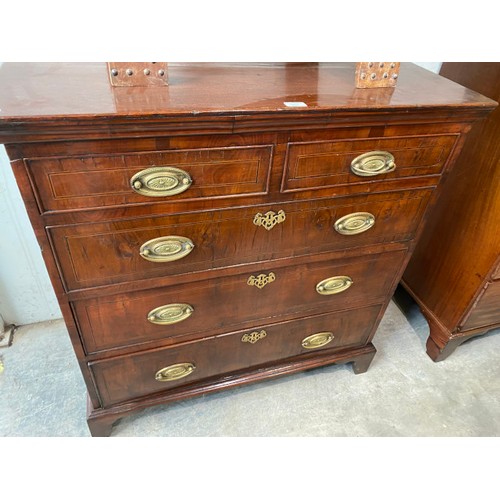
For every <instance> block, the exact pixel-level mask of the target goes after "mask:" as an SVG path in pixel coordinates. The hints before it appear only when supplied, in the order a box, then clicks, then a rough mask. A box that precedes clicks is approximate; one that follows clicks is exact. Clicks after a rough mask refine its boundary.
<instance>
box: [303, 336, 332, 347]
mask: <svg viewBox="0 0 500 500" xmlns="http://www.w3.org/2000/svg"><path fill="white" fill-rule="evenodd" d="M333 339H334V337H333V333H332V332H320V333H315V334H313V335H309V337H306V338H305V339H303V340H302V347H303V348H304V349H317V348H318V347H323V346H324V345H326V344H329V343H330V342H331V341H332V340H333Z"/></svg>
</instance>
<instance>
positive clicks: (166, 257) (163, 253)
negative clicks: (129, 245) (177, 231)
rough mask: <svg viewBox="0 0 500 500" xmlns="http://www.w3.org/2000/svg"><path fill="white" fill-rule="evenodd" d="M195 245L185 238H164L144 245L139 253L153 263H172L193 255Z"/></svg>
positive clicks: (155, 239)
mask: <svg viewBox="0 0 500 500" xmlns="http://www.w3.org/2000/svg"><path fill="white" fill-rule="evenodd" d="M193 248H194V243H193V242H192V241H191V240H190V239H189V238H185V237H184V236H162V237H160V238H154V239H152V240H149V241H146V243H144V244H143V245H142V246H141V248H140V250H139V253H140V255H141V257H142V258H143V259H145V260H149V261H151V262H172V261H174V260H179V259H182V258H184V257H186V256H187V255H189V254H190V253H191V251H192V250H193Z"/></svg>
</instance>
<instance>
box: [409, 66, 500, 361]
mask: <svg viewBox="0 0 500 500" xmlns="http://www.w3.org/2000/svg"><path fill="white" fill-rule="evenodd" d="M441 74H444V75H445V76H446V77H447V78H450V79H452V80H453V81H455V82H458V83H461V84H463V85H467V87H469V88H472V89H474V90H476V91H478V92H481V93H482V94H484V95H486V96H488V97H490V98H492V99H494V100H496V101H498V100H500V63H458V62H454V63H444V64H443V66H442V68H441ZM499 228H500V108H496V109H495V111H493V113H491V114H490V115H489V116H488V117H487V119H486V120H483V121H481V122H479V123H476V124H475V125H474V127H473V128H472V130H471V132H470V134H469V135H468V137H467V140H466V142H465V145H464V147H463V149H462V152H461V154H460V156H459V158H458V159H457V162H456V166H455V167H454V169H453V171H452V172H451V173H450V176H449V178H448V179H447V181H446V184H445V186H444V190H443V195H442V196H441V197H440V198H439V200H438V202H437V203H436V206H435V207H434V209H433V211H432V220H431V221H430V222H429V225H428V226H427V230H426V232H425V234H424V235H423V237H422V238H421V240H420V242H419V244H418V245H417V247H416V249H415V253H414V254H413V257H412V259H411V260H410V262H409V264H408V267H407V270H406V272H405V274H404V276H403V285H404V286H405V287H406V289H407V290H408V291H409V292H410V294H411V295H412V296H413V297H414V298H415V299H416V301H417V302H418V304H420V306H421V308H422V312H423V313H424V315H425V316H426V318H427V320H428V322H429V326H430V336H429V338H428V340H427V353H428V354H429V356H430V357H431V358H432V359H433V360H434V361H442V360H444V359H445V358H447V357H448V356H449V355H450V354H451V353H452V352H453V351H454V350H455V349H456V348H457V347H458V346H459V345H460V344H462V343H463V342H465V341H466V340H468V339H470V338H472V337H475V336H477V335H481V334H484V333H486V332H487V331H489V330H492V329H494V328H498V327H500V229H499Z"/></svg>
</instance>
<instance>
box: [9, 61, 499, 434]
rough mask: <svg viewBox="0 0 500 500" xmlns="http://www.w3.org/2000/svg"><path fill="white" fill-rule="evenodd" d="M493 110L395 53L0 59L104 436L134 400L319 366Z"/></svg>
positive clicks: (49, 256)
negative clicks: (127, 79)
mask: <svg viewBox="0 0 500 500" xmlns="http://www.w3.org/2000/svg"><path fill="white" fill-rule="evenodd" d="M494 105H495V103H494V102H493V101H491V100H489V99H487V98H484V97H482V96H481V95H479V94H476V93H474V92H471V91H469V90H467V89H465V88H463V87H461V86H459V85H457V84H454V83H452V82H448V81H447V80H445V79H443V78H441V77H439V76H436V75H434V74H432V73H429V72H427V71H425V70H423V69H421V68H418V67H416V66H413V65H411V64H402V65H401V71H400V77H399V79H398V85H397V87H396V88H395V89H394V88H383V89H363V90H358V89H355V87H354V65H353V64H345V63H343V64H302V65H301V64H291V65H287V64H276V65H237V64H232V65H227V64H226V65H218V64H202V65H171V66H169V86H168V87H162V88H158V87H150V88H148V87H143V88H141V87H135V88H130V87H124V88H119V87H116V88H112V87H111V86H110V85H109V81H108V77H107V73H106V65H105V64H103V63H101V64H35V65H30V66H29V67H25V66H24V65H21V64H7V65H4V66H3V67H2V68H1V69H0V109H1V111H0V139H1V141H2V142H3V143H5V144H6V148H7V152H8V154H9V156H10V159H11V162H12V168H13V169H14V173H15V175H16V179H17V182H18V185H19V188H20V191H21V194H22V197H23V199H24V202H25V204H26V208H27V211H28V214H29V216H30V219H31V222H32V224H33V227H34V229H35V232H36V236H37V238H38V241H39V243H40V246H41V249H42V251H43V256H44V259H45V262H46V265H47V268H48V270H49V274H50V277H51V280H52V283H53V286H54V288H55V291H56V294H57V296H58V299H59V303H60V306H61V310H62V313H63V316H64V319H65V321H66V324H67V327H68V331H69V334H70V337H71V340H72V343H73V346H74V349H75V353H76V356H77V359H78V362H79V364H80V368H81V371H82V374H83V377H84V379H85V382H86V385H87V388H88V394H89V398H88V401H89V402H88V423H89V427H90V429H91V432H92V434H93V435H96V436H97V435H107V434H109V433H110V432H111V426H112V425H113V423H114V422H115V421H117V420H118V419H119V418H120V417H121V416H123V415H125V414H127V413H129V412H132V411H136V410H139V409H142V408H145V407H148V406H151V405H156V404H162V403H167V402H170V401H173V400H177V399H181V398H186V397H190V396H195V395H199V394H204V393H209V392H212V391H215V390H220V389H223V388H227V387H233V386H236V385H239V384H244V383H249V382H253V381H257V380H263V379H267V378H270V377H276V376H280V375H284V374H288V373H293V372H296V371H300V370H305V369H310V368H314V367H318V366H322V365H326V364H331V363H346V362H352V363H353V366H354V371H355V372H356V373H360V372H363V371H365V370H367V368H368V365H369V364H370V362H371V360H372V358H373V356H374V354H375V348H374V346H373V344H372V339H373V337H374V334H375V331H376V329H377V326H378V324H379V321H380V319H381V318H382V316H383V314H384V311H385V309H386V306H387V304H388V302H389V300H390V299H391V297H392V294H393V291H394V289H395V287H396V285H397V283H398V282H399V280H400V278H401V275H402V273H403V271H404V269H405V266H406V264H407V262H408V259H409V257H410V255H411V253H412V251H413V248H414V246H415V243H416V241H417V239H418V236H419V234H420V233H421V231H422V228H423V225H424V221H425V218H426V214H427V213H428V207H429V204H430V203H431V202H432V200H433V199H434V192H435V190H436V187H437V186H438V184H439V181H440V179H441V177H442V176H443V175H444V174H445V173H446V172H447V171H448V170H449V169H450V167H451V165H452V164H453V162H454V159H455V158H456V156H457V154H458V153H459V150H460V148H461V145H462V143H463V140H464V137H465V133H466V132H467V130H468V129H469V127H470V125H471V123H472V122H474V121H475V120H477V119H478V118H481V117H482V116H484V115H485V114H487V112H489V111H491V109H493V107H494Z"/></svg>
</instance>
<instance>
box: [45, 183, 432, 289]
mask: <svg viewBox="0 0 500 500" xmlns="http://www.w3.org/2000/svg"><path fill="white" fill-rule="evenodd" d="M429 196H430V191H429V190H422V191H414V192H410V191H406V192H400V193H393V194H382V195H371V196H359V197H351V198H344V199H337V200H323V201H320V202H301V203H288V204H276V205H271V206H270V205H265V206H255V207H252V208H245V209H235V210H224V211H219V212H204V213H198V214H183V215H172V216H165V217H155V218H147V219H133V220H123V221H118V222H109V223H98V224H84V225H76V226H57V227H53V228H49V236H50V238H51V239H52V241H53V246H54V249H55V253H56V258H57V260H58V262H59V267H60V269H61V270H62V274H63V276H62V277H63V280H64V283H65V286H66V288H67V289H68V290H75V289H83V288H89V287H92V286H98V285H106V284H112V283H119V282H126V281H132V280H140V279H147V278H157V277H163V276H172V275H182V274H184V273H191V272H195V271H204V270H206V269H215V268H222V267H226V266H230V265H238V264H243V263H250V262H259V261H264V260H269V259H275V258H286V257H292V256H300V255H308V254H310V253H323V252H330V251H336V250H343V249H347V248H354V247H361V246H368V245H376V244H386V243H391V242H395V241H406V240H410V239H412V238H413V236H414V234H415V231H416V229H417V227H418V225H419V223H420V220H421V217H422V214H423V213H424V210H425V208H426V206H427V201H428V199H429ZM148 252H149V254H148Z"/></svg>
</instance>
